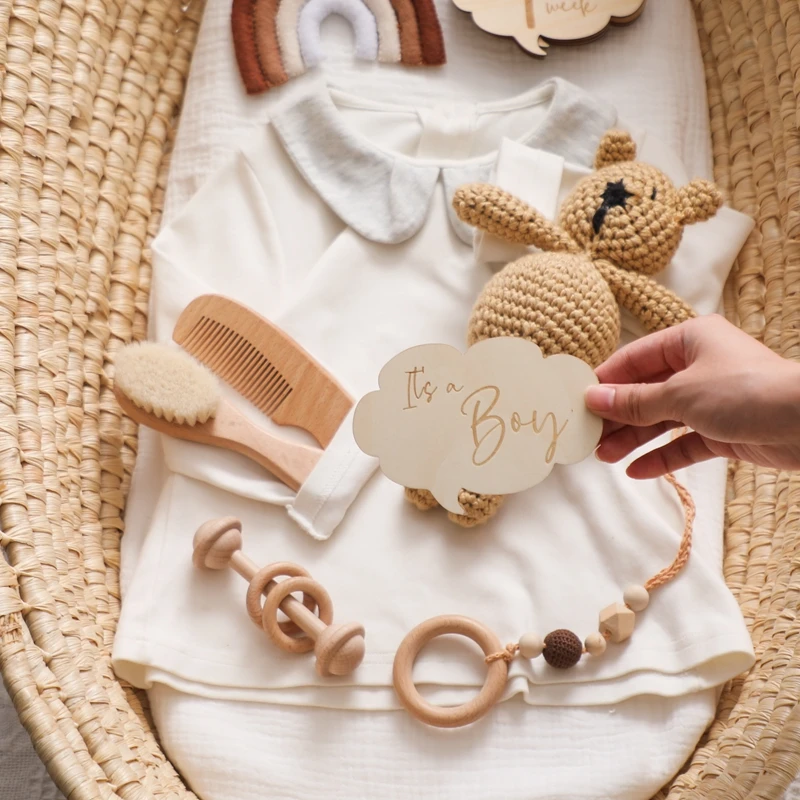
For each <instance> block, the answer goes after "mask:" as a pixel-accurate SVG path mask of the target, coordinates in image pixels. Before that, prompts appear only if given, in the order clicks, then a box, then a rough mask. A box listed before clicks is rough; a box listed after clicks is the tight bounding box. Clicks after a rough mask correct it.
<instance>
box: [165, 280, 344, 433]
mask: <svg viewBox="0 0 800 800" xmlns="http://www.w3.org/2000/svg"><path fill="white" fill-rule="evenodd" d="M172 338H173V339H174V340H175V341H176V342H177V343H178V344H179V345H180V346H181V347H182V348H183V349H184V350H186V351H187V352H188V353H191V354H192V355H193V356H194V357H195V358H196V359H197V360H198V361H200V362H201V363H202V364H205V365H206V366H207V367H208V368H209V369H210V370H211V371H212V372H214V373H215V374H216V375H217V376H218V377H220V378H221V379H222V380H224V381H225V382H226V383H228V384H230V385H231V386H232V387H233V388H234V389H236V391H237V392H239V394H240V395H242V397H246V398H247V399H248V400H249V401H250V402H251V403H252V404H253V405H254V406H256V407H257V408H259V409H260V410H261V411H263V412H264V414H266V415H267V416H268V417H269V418H270V419H271V420H272V421H273V422H276V423H277V424H278V425H294V426H295V427H298V428H302V429H303V430H304V431H308V432H309V433H310V434H311V435H312V436H313V437H314V438H315V439H316V440H317V441H318V442H319V444H320V445H321V446H322V447H327V446H328V444H329V443H330V441H331V439H332V438H333V435H334V434H335V433H336V431H337V430H338V429H339V426H340V425H341V424H342V420H344V418H345V417H346V416H347V414H348V412H349V411H350V409H351V408H352V406H353V398H352V397H350V395H349V394H348V393H347V392H346V391H345V390H344V389H343V388H342V387H341V386H340V385H339V383H338V382H337V381H336V379H335V378H334V377H333V376H332V375H331V374H330V373H329V372H328V371H327V370H326V369H325V368H324V367H323V366H322V365H321V364H319V362H317V361H316V360H315V359H314V358H313V357H312V356H311V355H310V354H309V353H307V352H306V351H305V350H304V349H303V348H302V347H300V345H299V344H297V342H295V341H294V339H292V338H291V337H290V336H287V334H285V333H284V332H283V331H282V330H281V329H280V328H279V327H278V326H277V325H274V324H273V323H271V322H270V321H269V320H268V319H265V318H264V317H262V316H261V315H260V314H257V313H256V312H255V311H253V310H252V309H249V308H247V306H243V305H242V304H241V303H237V302H236V301H235V300H230V299H229V298H227V297H222V296H221V295H216V294H206V295H202V296H200V297H198V298H196V299H195V300H193V301H192V302H191V303H189V305H188V306H186V308H185V309H184V310H183V312H182V313H181V315H180V317H179V318H178V322H177V324H176V325H175V330H174V331H173V333H172Z"/></svg>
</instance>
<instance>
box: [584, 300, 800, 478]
mask: <svg viewBox="0 0 800 800" xmlns="http://www.w3.org/2000/svg"><path fill="white" fill-rule="evenodd" d="M596 373H597V377H598V378H599V380H600V385H599V386H592V387H590V388H589V389H588V390H587V392H586V405H587V407H588V408H589V409H590V410H591V411H593V412H594V413H596V414H597V415H598V416H601V417H603V418H604V419H605V420H606V422H605V425H604V429H603V436H602V438H601V441H600V446H599V447H598V449H597V451H596V455H597V457H598V458H599V459H600V460H601V461H606V462H609V463H614V462H617V461H621V460H622V459H623V458H625V457H626V456H628V455H629V454H630V453H632V452H633V451H634V450H636V449H637V448H639V447H641V446H642V445H644V444H647V442H650V441H652V440H653V439H655V438H657V437H658V436H660V435H661V434H663V433H664V432H666V431H669V430H672V429H674V428H679V427H684V426H685V427H687V428H691V429H692V431H691V432H689V433H685V434H683V435H681V436H679V437H678V438H676V439H674V440H673V441H671V442H670V443H668V444H665V445H662V446H660V447H657V448H656V449H654V450H651V451H650V452H648V453H646V454H645V455H642V456H640V457H639V458H637V459H636V460H635V461H634V462H633V463H632V464H631V465H630V466H629V467H628V470H627V472H628V475H630V477H632V478H655V477H658V476H659V475H663V474H665V473H667V472H674V471H675V470H678V469H682V468H683V467H686V466H689V465H690V464H694V463H697V462H700V461H706V460H708V459H710V458H714V457H716V456H721V457H723V458H736V459H740V460H743V461H750V462H753V463H754V464H760V465H762V466H768V467H777V468H779V469H800V364H797V363H795V362H793V361H788V360H786V359H784V358H781V357H780V356H779V355H777V354H775V353H773V352H772V351H771V350H770V349H769V348H767V347H765V346H764V345H762V344H760V343H759V342H757V341H756V340H755V339H752V338H751V337H750V336H748V335H747V334H746V333H744V332H743V331H741V330H739V329H738V328H736V327H735V326H734V325H731V324H730V323H729V322H726V321H725V319H723V318H722V317H720V316H716V315H715V316H709V317H698V318H696V319H691V320H689V321H688V322H684V323H683V324H681V325H677V326H675V327H673V328H667V329H666V330H663V331H659V332H658V333H653V334H650V335H649V336H645V337H643V338H641V339H639V340H638V341H636V342H633V343H632V344H630V345H628V346H627V347H623V348H622V349H621V350H619V351H617V352H616V353H615V354H614V355H613V356H611V358H609V359H608V360H607V361H606V362H605V363H604V364H602V365H601V366H600V367H598V368H597V370H596Z"/></svg>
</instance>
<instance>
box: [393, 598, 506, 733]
mask: <svg viewBox="0 0 800 800" xmlns="http://www.w3.org/2000/svg"><path fill="white" fill-rule="evenodd" d="M447 634H458V635H459V636H466V637H467V638H468V639H472V641H473V642H475V643H476V644H477V645H478V646H479V647H480V648H481V650H483V652H484V655H487V656H489V655H491V654H492V653H498V652H500V651H501V650H502V649H503V646H502V645H501V644H500V640H499V639H498V638H497V636H495V634H494V633H492V631H490V630H489V629H488V628H486V627H485V626H484V625H482V624H481V623H480V622H477V621H476V620H474V619H470V618H469V617H462V616H458V615H449V614H448V615H444V616H441V617H433V618H431V619H429V620H426V621H425V622H423V623H422V624H420V625H417V627H416V628H414V630H412V631H411V632H410V633H408V634H407V635H406V637H405V639H403V641H402V642H401V643H400V647H398V648H397V653H396V654H395V657H394V670H393V673H392V681H393V683H394V690H395V692H396V693H397V696H398V698H399V699H400V702H401V703H402V704H403V706H404V707H405V709H406V711H408V712H409V714H411V715H412V716H413V717H416V718H417V719H418V720H420V721H421V722H424V723H426V724H427V725H434V726H436V727H437V728H460V727H461V726H462V725H469V724H470V723H472V722H475V721H476V720H478V719H480V718H481V717H482V716H483V715H484V714H486V712H487V711H488V710H489V709H490V708H491V707H492V706H493V705H494V704H495V703H496V702H497V701H498V700H499V699H500V697H501V696H502V694H503V690H504V689H505V685H506V681H507V680H508V664H507V662H506V661H504V660H502V659H499V660H497V661H492V662H491V663H490V664H489V665H488V670H487V673H486V680H485V681H484V683H483V687H482V688H481V690H480V692H478V694H477V695H476V696H475V697H474V698H473V699H472V700H470V701H469V702H468V703H463V704H462V705H460V706H446V707H443V706H435V705H433V704H432V703H429V702H428V701H427V700H425V698H424V697H423V696H422V695H421V694H420V693H419V691H418V690H417V687H416V686H415V685H414V678H413V676H412V670H413V669H414V662H415V661H416V659H417V656H418V655H419V653H420V651H421V650H422V648H423V647H425V645H426V644H428V643H429V642H430V641H432V640H433V639H435V638H436V637H437V636H445V635H447Z"/></svg>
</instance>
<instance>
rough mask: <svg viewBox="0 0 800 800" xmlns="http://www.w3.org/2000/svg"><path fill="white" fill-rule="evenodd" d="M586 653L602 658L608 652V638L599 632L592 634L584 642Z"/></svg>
mask: <svg viewBox="0 0 800 800" xmlns="http://www.w3.org/2000/svg"><path fill="white" fill-rule="evenodd" d="M584 646H585V647H586V652H587V653H588V654H589V655H590V656H601V655H603V653H605V651H606V637H605V636H603V634H602V633H600V632H599V631H595V632H594V633H590V634H589V635H588V636H587V637H586V641H585V642H584Z"/></svg>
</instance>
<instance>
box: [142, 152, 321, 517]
mask: <svg viewBox="0 0 800 800" xmlns="http://www.w3.org/2000/svg"><path fill="white" fill-rule="evenodd" d="M287 285H288V281H287V276H286V273H285V267H284V263H283V258H282V254H281V249H280V244H279V237H278V231H277V229H276V224H275V221H274V218H273V214H272V213H271V210H270V207H269V204H268V202H267V199H266V196H265V194H264V191H263V189H262V186H261V184H260V182H259V180H258V178H257V176H256V174H255V173H254V171H253V169H252V166H251V164H250V161H249V159H248V156H247V154H246V152H244V151H240V152H237V153H236V154H235V155H234V157H233V158H232V160H231V161H230V162H229V163H228V164H227V165H225V166H224V167H222V168H221V169H220V170H219V171H218V172H217V173H215V174H214V175H213V176H212V177H211V178H209V179H208V180H207V181H206V183H205V184H204V185H203V186H202V187H201V188H200V189H199V191H198V192H197V193H196V194H195V195H194V197H193V198H192V199H191V200H190V201H189V202H188V203H187V204H186V206H185V207H184V208H183V209H182V210H181V211H180V212H179V213H178V214H177V215H176V216H175V217H174V218H173V220H172V221H171V223H170V224H169V225H168V226H167V227H165V228H164V229H162V231H161V233H160V234H159V235H158V236H157V237H156V239H155V241H154V242H153V288H152V297H151V331H150V335H151V338H153V339H155V340H156V341H159V342H163V343H170V342H171V341H172V331H173V329H174V327H175V323H176V321H177V319H178V316H179V315H180V313H181V312H182V311H183V309H184V308H186V306H187V305H188V304H189V302H191V300H193V299H194V298H196V297H197V296H199V295H202V294H208V293H215V294H222V295H225V296H226V297H230V298H232V299H234V300H238V301H239V302H241V303H244V304H245V305H247V306H249V307H250V308H252V309H254V310H255V311H257V312H259V313H260V314H262V315H264V316H271V315H273V314H274V313H275V311H276V310H277V309H278V308H279V307H280V305H281V303H282V302H283V301H284V298H285V296H286V288H287ZM220 388H221V392H222V396H223V397H224V398H226V399H228V400H230V401H231V402H233V403H235V404H236V405H237V406H238V407H239V409H240V410H242V411H243V412H244V413H245V414H247V415H248V416H250V417H251V418H252V419H253V420H254V421H256V422H257V423H258V424H259V425H262V426H263V427H265V428H274V429H275V431H273V432H275V433H276V435H280V436H281V437H283V438H286V439H302V433H301V432H299V431H297V430H296V429H294V428H280V427H278V426H275V425H273V424H272V423H271V422H270V421H269V420H268V419H267V418H266V417H264V416H263V415H262V414H260V413H259V412H258V411H257V410H256V409H255V408H254V407H252V406H250V404H249V403H247V402H246V401H244V400H243V398H241V396H239V395H238V394H237V393H236V392H234V391H233V390H232V389H230V388H229V387H227V386H226V385H224V384H223V383H220ZM302 440H303V441H306V440H305V439H302ZM162 444H163V450H164V458H165V462H166V465H167V467H168V469H169V470H170V471H171V472H176V473H179V474H182V475H186V476H188V477H192V478H196V479H198V480H201V481H204V482H206V483H211V484H213V485H216V486H220V487H222V488H226V489H230V490H231V491H233V492H235V493H236V494H239V495H243V496H246V497H252V498H254V499H259V500H262V501H265V502H270V503H281V504H284V503H286V502H288V501H289V499H291V497H293V495H294V493H293V492H292V491H291V490H290V489H289V488H288V487H287V486H285V485H284V484H283V483H281V482H280V481H279V480H278V479H277V478H274V477H272V476H270V475H269V474H268V473H267V472H265V471H264V470H263V469H262V468H261V467H259V466H258V465H256V464H254V463H253V462H251V461H250V460H248V459H247V458H245V457H244V456H241V455H239V454H237V453H233V452H230V451H227V450H222V449H220V448H214V447H206V446H203V445H198V444H194V443H191V442H184V441H180V440H177V439H173V438H171V437H168V436H163V437H162Z"/></svg>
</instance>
